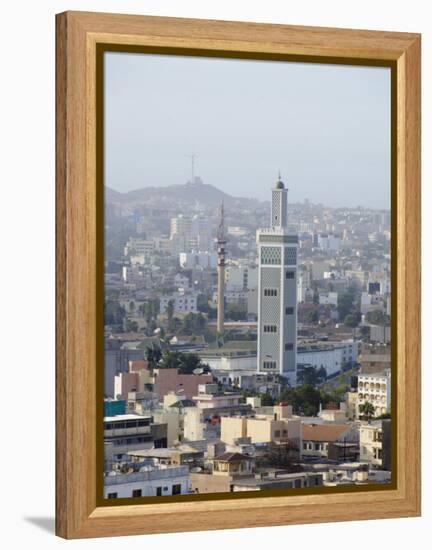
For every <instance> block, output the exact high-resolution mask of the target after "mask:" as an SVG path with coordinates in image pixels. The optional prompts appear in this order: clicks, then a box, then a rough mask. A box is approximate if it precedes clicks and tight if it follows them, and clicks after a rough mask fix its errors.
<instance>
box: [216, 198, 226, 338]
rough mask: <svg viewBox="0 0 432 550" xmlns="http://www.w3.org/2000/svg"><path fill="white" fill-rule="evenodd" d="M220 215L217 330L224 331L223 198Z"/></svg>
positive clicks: (224, 238)
mask: <svg viewBox="0 0 432 550" xmlns="http://www.w3.org/2000/svg"><path fill="white" fill-rule="evenodd" d="M219 212H220V217H219V226H218V230H217V239H216V242H217V276H218V290H217V331H218V332H219V333H222V332H223V331H224V323H225V245H226V237H225V207H224V201H223V199H222V202H221V205H220V211H219Z"/></svg>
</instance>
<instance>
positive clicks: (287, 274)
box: [285, 271, 294, 279]
mask: <svg viewBox="0 0 432 550" xmlns="http://www.w3.org/2000/svg"><path fill="white" fill-rule="evenodd" d="M285 279H294V271H285Z"/></svg>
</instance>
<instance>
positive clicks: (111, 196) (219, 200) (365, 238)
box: [103, 170, 391, 499]
mask: <svg viewBox="0 0 432 550" xmlns="http://www.w3.org/2000/svg"><path fill="white" fill-rule="evenodd" d="M263 187H264V188H265V189H268V201H266V202H262V201H258V200H256V199H251V198H236V197H233V196H231V195H229V194H226V193H223V192H222V191H220V190H219V189H217V188H216V187H213V186H211V185H207V184H205V183H204V182H203V181H202V180H201V178H199V177H197V176H195V175H194V173H193V170H192V174H191V178H190V180H189V181H188V182H187V183H186V184H184V185H171V186H167V187H146V188H144V189H141V190H137V191H130V192H125V193H119V192H117V191H114V190H112V189H110V188H106V189H105V275H104V276H105V307H104V315H105V318H104V323H105V329H104V331H105V338H104V344H105V355H104V372H105V381H104V404H103V406H104V449H105V453H104V496H105V498H110V499H114V498H130V497H134V498H137V497H151V496H155V497H156V496H172V495H187V494H204V493H228V492H237V491H261V490H267V489H285V490H286V489H295V488H303V487H305V488H306V487H321V486H327V487H329V486H338V485H345V486H347V485H365V484H385V483H388V482H389V481H390V480H391V414H390V413H391V354H390V342H391V335H390V313H391V312H390V306H391V284H390V282H391V276H390V264H391V258H390V236H391V235H390V212H389V211H388V210H373V209H368V208H364V207H361V206H359V207H357V208H331V207H328V206H326V205H322V204H315V203H313V201H312V200H308V199H306V200H304V201H303V202H302V203H290V201H289V191H288V189H287V187H288V186H287V185H286V183H284V181H283V180H282V178H281V176H280V175H279V177H278V178H277V181H276V182H272V181H270V182H263Z"/></svg>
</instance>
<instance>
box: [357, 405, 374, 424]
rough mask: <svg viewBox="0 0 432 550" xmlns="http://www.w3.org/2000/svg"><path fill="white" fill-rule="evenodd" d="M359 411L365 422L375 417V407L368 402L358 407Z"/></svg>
mask: <svg viewBox="0 0 432 550" xmlns="http://www.w3.org/2000/svg"><path fill="white" fill-rule="evenodd" d="M359 411H360V413H361V414H362V415H363V417H364V418H365V419H366V420H368V421H369V420H370V419H371V418H372V417H373V416H374V415H375V407H374V406H373V405H372V403H369V401H366V402H365V403H363V404H362V405H360V406H359Z"/></svg>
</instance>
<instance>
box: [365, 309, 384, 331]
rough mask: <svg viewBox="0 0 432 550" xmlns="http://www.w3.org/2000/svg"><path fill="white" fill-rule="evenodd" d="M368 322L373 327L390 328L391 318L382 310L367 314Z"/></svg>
mask: <svg viewBox="0 0 432 550" xmlns="http://www.w3.org/2000/svg"><path fill="white" fill-rule="evenodd" d="M366 321H367V322H368V323H370V324H371V325H380V326H382V327H388V326H390V317H389V316H388V315H386V314H385V313H384V312H383V311H381V310H380V309H376V310H374V311H368V312H367V313H366Z"/></svg>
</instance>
